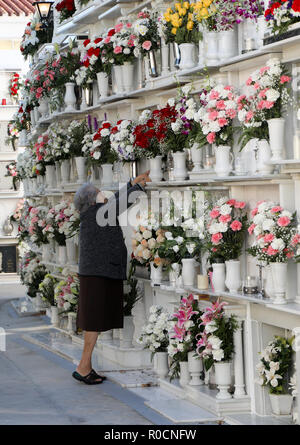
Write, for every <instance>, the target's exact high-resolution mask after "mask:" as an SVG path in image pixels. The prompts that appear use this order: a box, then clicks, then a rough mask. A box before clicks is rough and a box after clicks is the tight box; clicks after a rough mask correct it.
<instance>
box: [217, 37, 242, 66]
mask: <svg viewBox="0 0 300 445" xmlns="http://www.w3.org/2000/svg"><path fill="white" fill-rule="evenodd" d="M218 53H219V60H220V62H221V63H224V62H226V61H228V60H229V59H231V58H232V57H234V56H237V55H238V40H237V31H236V29H229V30H227V31H220V32H219V40H218Z"/></svg>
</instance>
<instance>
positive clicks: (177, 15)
mask: <svg viewBox="0 0 300 445" xmlns="http://www.w3.org/2000/svg"><path fill="white" fill-rule="evenodd" d="M171 20H179V14H178V13H177V12H176V13H175V14H173V15H172V16H171Z"/></svg>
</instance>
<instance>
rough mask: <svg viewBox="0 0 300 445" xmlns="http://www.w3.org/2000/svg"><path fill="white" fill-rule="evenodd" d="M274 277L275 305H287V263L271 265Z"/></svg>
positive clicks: (273, 301)
mask: <svg viewBox="0 0 300 445" xmlns="http://www.w3.org/2000/svg"><path fill="white" fill-rule="evenodd" d="M270 266H271V271H272V277H273V285H274V290H273V295H274V297H273V299H272V303H273V304H286V303H287V299H286V287H287V263H271V264H270Z"/></svg>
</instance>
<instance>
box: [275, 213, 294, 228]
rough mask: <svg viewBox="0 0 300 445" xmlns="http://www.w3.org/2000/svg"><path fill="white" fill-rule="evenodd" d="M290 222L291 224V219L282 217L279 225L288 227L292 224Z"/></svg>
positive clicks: (278, 222)
mask: <svg viewBox="0 0 300 445" xmlns="http://www.w3.org/2000/svg"><path fill="white" fill-rule="evenodd" d="M290 222H291V220H290V218H288V217H287V216H281V217H280V218H279V219H278V221H277V224H278V225H279V226H280V227H286V226H288V225H289V224H290Z"/></svg>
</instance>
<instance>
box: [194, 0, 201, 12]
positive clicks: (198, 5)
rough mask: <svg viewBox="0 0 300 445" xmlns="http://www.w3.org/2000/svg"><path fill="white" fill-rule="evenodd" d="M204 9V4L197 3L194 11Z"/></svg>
mask: <svg viewBox="0 0 300 445" xmlns="http://www.w3.org/2000/svg"><path fill="white" fill-rule="evenodd" d="M201 8H202V2H197V3H195V6H194V9H195V10H199V9H201Z"/></svg>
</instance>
